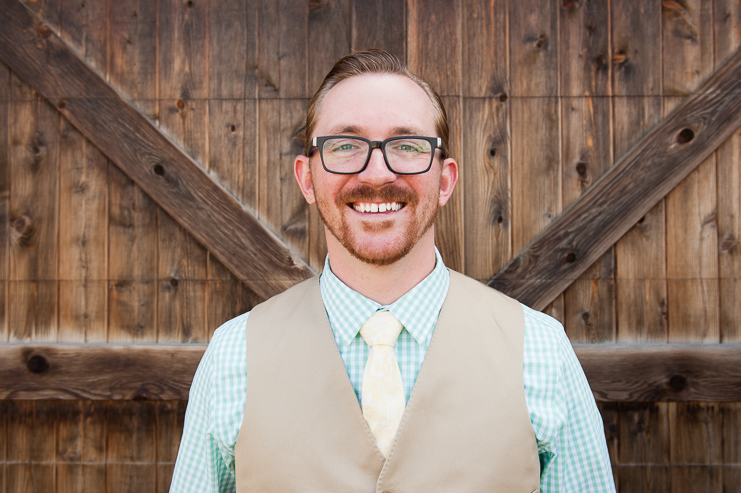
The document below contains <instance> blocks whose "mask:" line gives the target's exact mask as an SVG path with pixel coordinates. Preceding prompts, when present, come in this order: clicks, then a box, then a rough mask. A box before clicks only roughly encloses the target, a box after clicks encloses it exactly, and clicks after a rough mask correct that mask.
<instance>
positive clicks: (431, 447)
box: [171, 50, 614, 492]
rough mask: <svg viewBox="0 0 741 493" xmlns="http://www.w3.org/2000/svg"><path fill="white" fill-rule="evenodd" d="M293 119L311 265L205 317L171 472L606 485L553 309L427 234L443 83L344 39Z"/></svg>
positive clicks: (232, 478) (440, 195) (212, 482)
mask: <svg viewBox="0 0 741 493" xmlns="http://www.w3.org/2000/svg"><path fill="white" fill-rule="evenodd" d="M306 138H307V143H306V148H305V155H304V156H298V157H297V158H296V160H295V174H296V179H297V181H298V184H299V187H300V188H301V191H302V193H303V195H304V197H305V198H306V200H307V202H309V203H310V204H316V205H317V208H318V210H319V213H320V215H321V217H322V220H323V221H324V225H325V230H326V233H327V234H326V237H327V250H328V257H327V260H326V262H325V267H324V271H323V274H322V275H321V277H320V278H319V279H318V280H317V279H312V280H309V281H305V282H303V283H300V284H298V285H297V286H294V287H293V288H291V289H289V290H288V291H286V292H285V293H283V294H281V295H278V296H276V297H274V298H272V299H270V300H268V301H267V302H265V303H263V304H261V305H258V306H257V307H255V309H254V310H252V312H250V313H249V314H244V315H242V316H240V317H237V318H235V319H233V320H231V321H229V322H227V323H226V324H224V325H223V326H222V327H221V328H219V329H218V330H217V331H216V333H215V334H214V337H213V339H212V341H211V343H210V345H209V348H208V350H207V351H206V354H205V355H204V357H203V360H202V361H201V364H200V366H199V368H198V371H197V373H196V376H195V379H194V382H193V386H192V387H191V392H190V401H189V403H188V411H187V414H186V421H185V430H184V433H183V438H182V442H181V446H180V450H179V453H178V459H177V463H176V466H175V471H174V476H173V482H172V486H171V491H176V492H180V491H209V492H216V491H235V490H236V491H276V492H285V491H337V492H348V491H351V492H355V491H368V492H370V491H379V492H380V491H406V492H418V491H425V492H431V491H456V492H457V491H526V492H532V491H537V490H538V489H540V491H543V492H547V491H574V492H576V491H579V492H582V491H614V484H613V480H612V474H611V469H610V463H609V458H608V455H607V448H606V445H605V438H604V432H603V429H602V421H601V418H600V416H599V413H598V411H597V408H596V406H595V403H594V399H593V397H592V394H591V391H590V390H589V387H588V385H587V382H586V379H585V377H584V374H583V372H582V370H581V367H580V366H579V363H578V361H577V359H576V357H575V355H574V353H573V350H572V349H571V345H570V344H569V341H568V339H567V338H566V336H565V334H564V332H563V329H562V327H561V326H560V325H559V324H558V322H556V321H555V320H553V319H551V318H550V317H548V316H546V315H543V314H541V313H538V312H535V311H533V310H531V309H529V308H527V307H525V306H523V305H520V304H519V303H517V302H515V301H514V300H511V299H509V298H507V297H505V296H504V295H501V294H500V293H498V292H496V291H494V290H492V289H490V288H488V287H486V286H484V285H482V284H481V283H478V282H476V281H473V280H471V279H469V278H466V277H464V276H462V275H460V274H457V273H455V272H451V271H449V270H448V269H446V268H445V266H444V265H443V262H442V259H441V257H440V255H439V253H438V252H437V250H436V248H435V245H434V222H435V218H436V216H437V211H438V208H439V207H442V206H444V205H445V203H446V202H447V201H448V199H449V198H450V196H451V194H452V192H453V189H454V187H455V184H456V181H457V179H458V165H457V163H456V161H455V160H454V159H453V158H451V157H449V156H448V155H447V150H448V148H449V147H448V139H449V130H448V123H447V117H446V114H445V109H444V107H443V105H442V101H441V99H440V97H439V96H438V95H437V94H436V93H435V92H434V91H433V90H432V89H431V88H430V87H429V85H427V84H426V83H425V82H423V81H421V80H419V79H418V78H417V77H415V76H414V75H412V74H411V73H410V72H409V71H408V70H407V68H406V67H405V66H404V64H403V63H402V62H401V61H400V60H399V59H397V58H396V57H394V56H392V55H390V54H388V53H386V52H383V51H380V50H372V51H368V52H359V53H354V54H351V55H347V56H345V57H343V58H342V59H340V60H339V61H338V62H337V64H336V65H335V66H334V68H333V69H332V71H330V73H329V74H328V75H327V77H326V78H325V80H324V82H323V83H322V85H321V87H320V88H319V90H318V91H317V93H316V94H315V95H314V97H313V99H312V101H311V103H310V105H309V110H308V113H307V121H306ZM387 336H388V339H384V338H385V337H387ZM392 348H393V349H392Z"/></svg>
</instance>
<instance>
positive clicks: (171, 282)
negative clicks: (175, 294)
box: [170, 277, 178, 288]
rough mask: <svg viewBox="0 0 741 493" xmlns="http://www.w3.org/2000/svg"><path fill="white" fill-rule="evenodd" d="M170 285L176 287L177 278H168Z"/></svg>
mask: <svg viewBox="0 0 741 493" xmlns="http://www.w3.org/2000/svg"><path fill="white" fill-rule="evenodd" d="M170 286H172V287H173V288H176V287H178V280H177V279H175V278H174V277H173V278H172V279H170Z"/></svg>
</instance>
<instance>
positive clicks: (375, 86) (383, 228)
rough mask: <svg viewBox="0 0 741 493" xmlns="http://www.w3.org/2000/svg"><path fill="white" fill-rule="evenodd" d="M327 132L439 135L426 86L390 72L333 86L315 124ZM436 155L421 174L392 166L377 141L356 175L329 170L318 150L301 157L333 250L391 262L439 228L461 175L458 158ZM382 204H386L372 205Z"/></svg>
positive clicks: (318, 131) (302, 181)
mask: <svg viewBox="0 0 741 493" xmlns="http://www.w3.org/2000/svg"><path fill="white" fill-rule="evenodd" d="M326 135H356V136H359V137H365V138H367V139H370V140H381V141H382V140H384V139H387V138H389V137H395V136H400V135H421V136H429V137H435V136H437V134H436V132H435V125H434V114H433V108H432V104H431V102H430V100H429V98H428V97H427V94H425V92H424V91H423V90H422V88H420V87H419V86H418V85H417V84H416V83H415V82H413V81H412V80H410V79H408V78H406V77H403V76H399V75H389V74H383V75H377V74H373V75H361V76H355V77H351V78H349V79H346V80H344V81H342V82H340V83H339V84H337V85H336V86H335V87H334V88H333V89H332V90H330V91H329V93H327V95H326V96H325V98H324V101H322V103H321V105H320V107H319V116H318V119H317V124H316V128H315V131H314V136H326ZM311 137H312V136H307V138H311ZM439 156H440V151H436V152H435V159H434V162H433V164H432V168H431V169H430V171H428V172H427V173H423V174H419V175H396V174H395V173H393V172H391V171H390V170H389V169H388V167H387V166H386V163H385V162H384V159H383V154H382V153H381V150H380V149H374V150H373V152H372V153H371V158H370V162H369V163H368V166H367V167H366V168H365V170H363V171H362V172H361V173H358V174H355V175H337V174H332V173H328V172H327V171H325V170H324V168H323V167H322V163H321V158H320V156H319V152H315V153H314V154H313V156H312V157H311V159H310V160H308V159H307V158H305V157H303V156H299V157H298V158H296V176H297V178H298V181H299V185H300V186H301V188H302V192H303V193H304V196H305V197H306V200H307V201H308V202H309V203H313V202H316V204H317V208H318V210H319V214H320V216H321V218H322V220H323V221H324V224H325V227H326V230H327V233H328V234H327V242H328V243H330V245H328V246H329V247H330V251H331V247H332V245H331V243H332V242H337V243H339V244H340V245H342V246H343V247H344V248H345V249H346V250H347V251H348V252H350V253H351V254H352V255H354V256H355V257H356V258H358V259H360V260H362V261H363V262H366V263H370V264H374V265H388V264H392V263H394V262H396V261H397V260H399V259H401V258H403V257H404V256H405V255H407V254H408V253H409V252H410V251H411V250H412V249H413V248H414V246H415V245H416V244H417V243H418V242H419V240H420V239H421V238H423V237H425V236H426V235H434V233H433V229H432V225H433V224H434V221H435V218H436V216H437V211H438V208H439V207H440V206H441V205H443V204H444V203H445V202H446V201H447V199H448V197H449V196H450V193H452V188H453V186H454V185H455V179H456V178H457V168H456V165H455V162H454V161H453V160H452V159H449V160H446V161H445V163H441V162H440V157H439ZM451 163H452V164H451ZM451 168H452V174H453V176H452V179H451ZM441 190H443V194H442V195H441ZM382 204H383V206H382ZM379 209H380V210H383V209H386V210H385V211H384V212H380V211H379V212H371V210H379ZM397 209H398V210H397Z"/></svg>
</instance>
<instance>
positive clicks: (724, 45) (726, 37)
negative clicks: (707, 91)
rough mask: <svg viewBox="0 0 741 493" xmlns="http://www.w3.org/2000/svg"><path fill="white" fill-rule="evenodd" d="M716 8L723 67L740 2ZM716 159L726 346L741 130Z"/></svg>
mask: <svg viewBox="0 0 741 493" xmlns="http://www.w3.org/2000/svg"><path fill="white" fill-rule="evenodd" d="M713 7H714V9H715V11H714V14H713V20H714V33H713V34H714V38H713V39H714V41H715V47H714V53H715V62H716V65H720V64H721V63H722V62H723V61H725V60H726V59H727V58H728V57H729V56H730V55H731V54H732V53H733V52H734V51H735V50H736V49H738V46H739V43H740V42H741V5H740V4H739V2H738V0H715V2H714V3H713ZM715 157H716V164H717V180H718V187H717V189H718V226H717V227H718V243H719V245H718V247H719V250H718V270H719V272H720V337H721V341H723V342H741V327H738V326H736V324H735V322H734V321H735V320H741V129H739V130H738V131H737V132H736V133H734V134H733V135H732V136H731V137H730V138H729V139H728V140H727V141H726V142H725V143H724V144H723V145H722V146H721V147H719V148H718V151H717V152H716V154H715ZM738 462H741V461H738ZM738 462H737V463H738Z"/></svg>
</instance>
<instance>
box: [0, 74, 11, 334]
mask: <svg viewBox="0 0 741 493" xmlns="http://www.w3.org/2000/svg"><path fill="white" fill-rule="evenodd" d="M9 111H10V69H9V68H8V66H7V65H5V64H4V63H2V62H0V342H6V341H7V340H8V279H9V271H10V266H9V264H8V262H9V261H10V252H9V248H10V245H9V244H8V240H9V233H10V223H9V222H8V218H9V213H10V188H11V183H10V141H9V137H10V122H9V120H8V119H9Z"/></svg>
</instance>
